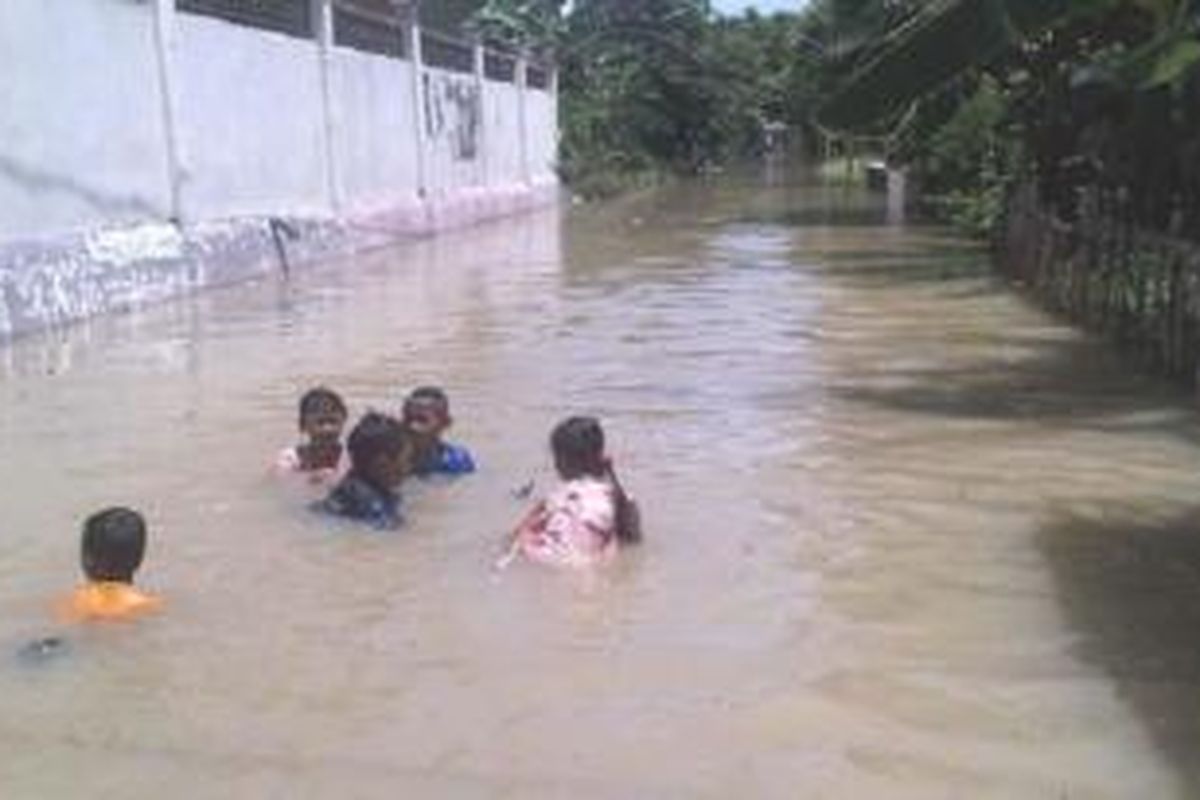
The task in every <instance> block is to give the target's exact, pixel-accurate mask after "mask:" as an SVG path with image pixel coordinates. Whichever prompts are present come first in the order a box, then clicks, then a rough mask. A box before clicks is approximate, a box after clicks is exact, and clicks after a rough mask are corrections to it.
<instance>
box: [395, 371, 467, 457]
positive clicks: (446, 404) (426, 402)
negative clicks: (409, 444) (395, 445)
mask: <svg viewBox="0 0 1200 800" xmlns="http://www.w3.org/2000/svg"><path fill="white" fill-rule="evenodd" d="M403 416H404V427H405V428H407V429H408V431H409V432H410V433H411V434H412V436H413V438H414V439H415V441H416V455H415V459H414V461H413V474H414V475H417V476H420V477H428V476H430V475H466V474H468V473H471V472H474V471H475V459H473V458H472V457H471V452H470V451H469V450H467V448H465V447H463V446H461V445H456V444H451V443H449V442H445V441H442V434H443V433H445V431H446V430H447V429H448V428H449V427H450V426H451V425H452V424H453V422H454V420H453V418H452V417H451V416H450V400H449V398H447V397H446V393H445V392H444V391H443V390H442V389H440V388H438V387H436V386H422V387H421V388H419V389H416V390H414V391H413V392H412V394H410V395H409V396H408V397H407V399H405V401H404V412H403Z"/></svg>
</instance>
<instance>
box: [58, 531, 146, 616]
mask: <svg viewBox="0 0 1200 800" xmlns="http://www.w3.org/2000/svg"><path fill="white" fill-rule="evenodd" d="M145 554H146V521H145V520H144V519H143V518H142V515H141V514H139V513H138V512H136V511H133V510H131V509H128V508H108V509H105V510H103V511H100V512H98V513H96V514H93V515H91V516H90V517H88V518H87V520H86V521H85V522H84V523H83V542H82V546H81V548H80V561H81V562H82V567H83V574H84V575H85V576H86V577H87V583H85V584H84V585H83V586H80V587H79V588H78V589H76V590H75V592H74V593H72V594H71V596H70V597H68V598H67V599H66V600H65V601H64V602H63V604H62V606H61V607H60V609H59V611H60V616H61V617H62V618H63V619H64V620H65V621H68V622H82V621H86V620H111V619H125V618H129V617H135V616H139V615H141V614H144V613H147V612H150V611H154V610H156V609H158V608H159V606H161V605H162V600H160V599H159V598H157V597H154V596H152V595H149V594H146V593H144V592H142V591H140V590H138V589H137V588H136V587H134V585H133V574H134V573H135V572H137V569H138V567H140V566H141V564H142V558H143V556H144V555H145Z"/></svg>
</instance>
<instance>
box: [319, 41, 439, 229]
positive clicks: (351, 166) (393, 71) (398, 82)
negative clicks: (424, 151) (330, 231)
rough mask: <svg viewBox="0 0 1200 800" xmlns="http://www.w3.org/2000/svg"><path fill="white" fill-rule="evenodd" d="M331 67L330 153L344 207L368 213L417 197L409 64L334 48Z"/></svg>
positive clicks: (348, 210) (352, 210) (414, 199)
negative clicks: (331, 146) (331, 132)
mask: <svg viewBox="0 0 1200 800" xmlns="http://www.w3.org/2000/svg"><path fill="white" fill-rule="evenodd" d="M330 67H331V69H332V80H331V81H330V106H331V112H332V114H333V140H334V158H335V159H336V160H337V165H338V175H339V179H340V185H341V190H342V195H343V198H344V201H345V210H346V211H347V212H348V213H349V214H351V215H354V214H357V213H370V212H373V211H378V210H380V209H386V208H387V207H389V206H393V205H396V204H402V203H411V202H414V201H416V199H417V186H418V178H417V142H416V135H415V130H416V129H415V126H416V121H415V119H414V113H415V112H414V106H413V97H412V66H411V65H410V63H409V62H407V61H400V60H397V59H392V58H385V57H383V56H377V55H370V54H367V53H361V52H358V51H356V50H349V49H344V48H340V47H339V48H335V49H334V51H333V55H332V58H331V59H330Z"/></svg>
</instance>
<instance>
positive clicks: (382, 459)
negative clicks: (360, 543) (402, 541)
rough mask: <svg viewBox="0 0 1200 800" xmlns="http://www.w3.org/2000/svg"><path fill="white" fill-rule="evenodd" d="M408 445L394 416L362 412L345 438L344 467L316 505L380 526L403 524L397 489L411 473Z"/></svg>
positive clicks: (408, 439)
mask: <svg viewBox="0 0 1200 800" xmlns="http://www.w3.org/2000/svg"><path fill="white" fill-rule="evenodd" d="M413 444H414V443H413V438H412V436H411V434H410V433H409V432H408V430H407V429H405V427H404V426H403V425H402V424H401V423H400V422H399V420H396V419H394V418H392V417H388V416H385V415H383V414H378V413H375V412H371V413H368V414H366V415H364V416H363V418H362V419H361V420H359V422H358V424H357V425H355V426H354V430H353V431H351V432H350V438H349V439H347V440H346V449H347V450H348V451H349V452H350V471H349V472H348V473H347V474H346V477H344V478H342V480H341V481H340V482H339V483H338V485H337V486H336V487H334V489H333V491H332V492H330V493H329V496H328V497H326V498H325V499H324V500H322V501H321V502H320V503H318V504H317V506H316V507H317V509H318V510H320V511H324V512H325V513H327V514H334V515H336V516H339V517H346V518H348V519H353V520H358V521H360V522H365V523H367V524H368V525H370V526H371V527H373V528H378V529H380V530H391V529H395V528H399V527H400V526H401V525H402V524H403V522H404V517H403V515H402V514H401V513H400V492H399V487H400V484H401V483H402V482H403V481H404V479H405V478H406V477H407V476H408V475H410V474H411V473H412V463H413V454H414V452H415V449H414V446H413Z"/></svg>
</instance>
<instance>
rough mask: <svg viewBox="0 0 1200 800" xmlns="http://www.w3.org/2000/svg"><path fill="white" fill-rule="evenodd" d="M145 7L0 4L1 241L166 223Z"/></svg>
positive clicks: (156, 90)
mask: <svg viewBox="0 0 1200 800" xmlns="http://www.w3.org/2000/svg"><path fill="white" fill-rule="evenodd" d="M166 164H167V160H166V153H165V144H164V135H163V116H162V108H161V105H160V87H159V81H158V68H157V61H156V58H155V49H154V16H153V12H152V10H151V8H150V6H148V5H135V4H131V3H127V2H117V0H89V1H88V2H79V0H2V1H0V240H3V239H33V238H41V237H45V236H51V235H55V234H63V233H66V232H69V231H72V230H78V229H83V228H87V227H95V226H97V225H103V224H109V223H118V222H134V221H147V220H154V219H160V220H161V219H164V218H166V217H167V216H168V215H169V214H170V199H169V198H170V194H169V189H168V186H169V184H168V180H167V172H166Z"/></svg>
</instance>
